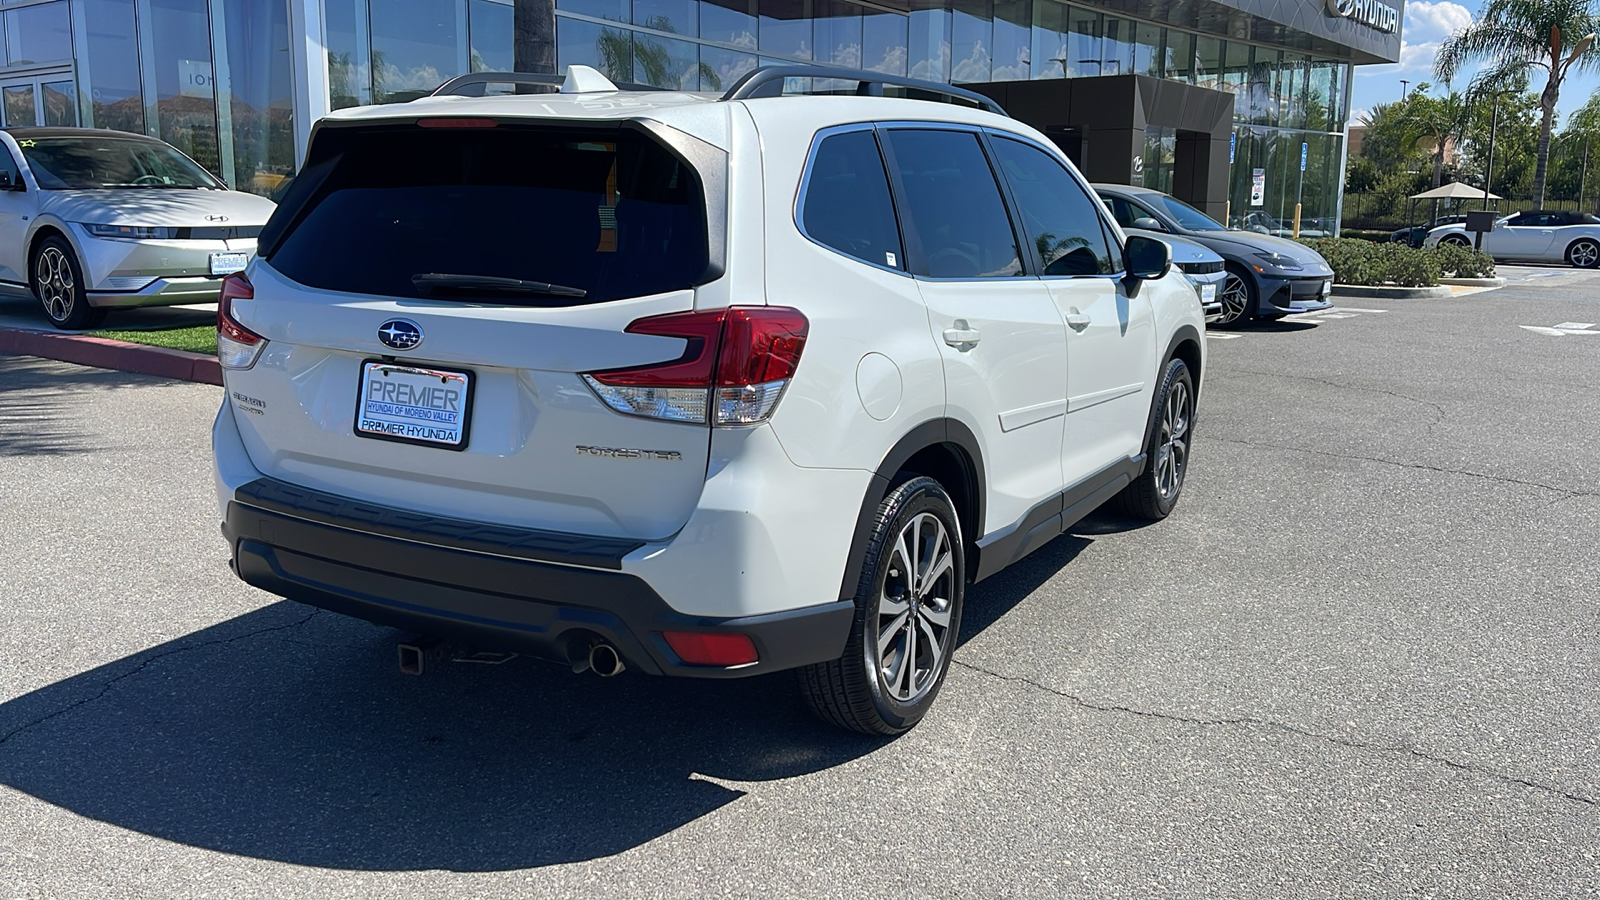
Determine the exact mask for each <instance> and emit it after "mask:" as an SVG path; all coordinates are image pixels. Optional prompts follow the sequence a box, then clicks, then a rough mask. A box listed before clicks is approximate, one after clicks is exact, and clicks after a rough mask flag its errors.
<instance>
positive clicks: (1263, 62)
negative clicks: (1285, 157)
mask: <svg viewBox="0 0 1600 900" xmlns="http://www.w3.org/2000/svg"><path fill="white" fill-rule="evenodd" d="M1251 50H1252V51H1253V52H1252V53H1251V55H1250V74H1249V80H1248V81H1246V82H1245V91H1246V93H1247V94H1248V95H1249V98H1250V102H1249V109H1250V121H1251V122H1253V123H1255V124H1257V125H1276V124H1278V105H1277V103H1276V102H1275V100H1276V98H1275V97H1274V96H1273V87H1274V83H1275V81H1276V80H1277V77H1278V51H1276V50H1268V49H1266V48H1265V47H1252V48H1251Z"/></svg>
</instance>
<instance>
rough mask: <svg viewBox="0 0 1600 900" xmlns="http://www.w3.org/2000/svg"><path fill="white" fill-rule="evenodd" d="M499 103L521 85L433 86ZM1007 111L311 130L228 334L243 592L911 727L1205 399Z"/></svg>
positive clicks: (614, 96)
mask: <svg viewBox="0 0 1600 900" xmlns="http://www.w3.org/2000/svg"><path fill="white" fill-rule="evenodd" d="M797 72H798V73H800V74H798V75H796V74H795V73H797ZM786 75H787V76H790V77H794V78H809V77H817V78H827V79H850V80H859V81H860V82H861V83H862V84H863V85H864V86H865V85H875V86H881V85H882V84H885V83H887V84H889V85H894V86H909V87H910V88H912V89H913V90H915V91H916V92H917V93H918V94H919V95H922V94H924V93H930V94H932V95H935V96H947V97H949V96H953V97H956V98H959V99H961V100H963V101H965V102H972V103H976V104H979V105H981V106H986V107H989V110H985V109H979V108H971V107H966V106H961V105H955V104H952V103H937V102H930V101H929V100H923V99H908V98H896V97H884V96H866V95H865V94H866V93H867V92H866V90H864V89H863V90H861V91H860V95H857V94H856V92H851V93H850V94H848V95H829V96H778V95H779V93H780V92H781V90H782V89H783V86H784V80H783V79H784V77H785V76H786ZM485 77H488V78H491V79H492V78H503V79H508V80H511V81H514V82H520V81H523V80H527V81H537V79H538V77H537V76H514V75H496V76H476V75H475V76H469V77H468V78H469V81H466V82H459V85H458V84H447V85H446V86H445V87H444V88H442V89H441V90H443V91H445V92H446V93H451V92H453V91H456V90H463V91H464V90H466V89H467V87H470V86H471V85H472V84H474V82H472V81H471V80H470V79H479V82H478V83H481V79H482V78H485ZM482 89H483V88H482V87H478V90H479V91H481V90H482ZM998 109H999V107H998V106H995V105H994V104H993V101H990V100H988V99H986V98H982V97H979V96H978V95H976V94H971V93H969V92H967V91H964V90H962V89H960V88H953V87H951V86H949V85H937V84H932V83H927V82H919V81H913V80H910V79H905V78H901V77H896V76H886V75H880V74H876V73H869V72H856V71H851V70H839V69H832V68H828V69H821V68H809V67H782V68H776V69H774V68H763V69H761V70H758V71H756V72H754V73H751V74H747V75H746V76H745V77H744V78H742V79H741V80H740V81H739V82H738V83H737V84H735V85H734V86H733V87H732V88H730V90H729V91H728V93H727V94H726V95H724V96H723V97H722V98H721V99H718V98H717V97H715V96H712V95H692V94H684V93H676V92H674V93H645V92H634V91H619V90H617V89H616V88H615V87H614V86H613V85H612V84H611V83H610V82H608V81H606V80H605V79H604V77H603V76H601V75H600V73H598V72H596V71H594V70H592V69H588V68H586V67H582V66H572V67H571V68H570V69H569V70H568V74H567V80H566V82H565V83H564V84H563V85H562V91H561V92H560V93H555V94H550V93H542V94H536V95H517V94H494V95H488V96H459V95H452V96H443V97H437V98H427V99H421V100H417V101H414V102H412V103H407V104H396V105H390V106H383V107H369V108H362V109H349V110H341V111H339V112H336V113H334V114H332V115H331V116H329V117H327V118H326V119H323V120H322V121H321V122H320V123H319V124H318V125H317V127H316V128H315V130H314V132H313V134H312V136H311V139H310V144H309V149H308V151H307V153H308V160H307V163H306V167H305V170H304V173H303V174H302V175H301V176H300V178H299V179H298V180H297V181H296V183H295V185H294V186H293V187H291V188H290V190H289V191H288V192H287V194H286V195H285V197H284V201H283V204H282V206H281V207H280V209H279V210H278V213H277V214H276V215H275V216H274V217H273V218H272V221H271V222H270V223H269V224H268V226H267V228H266V230H265V231H264V232H263V233H262V237H261V246H260V255H259V256H258V257H257V258H256V259H255V260H254V261H253V262H252V263H251V264H250V267H249V268H248V270H247V271H246V272H245V273H243V274H240V275H233V276H230V277H229V278H228V279H227V282H226V284H225V286H224V288H223V292H222V300H221V303H220V305H219V310H218V349H219V359H220V361H221V363H222V365H223V367H224V369H225V372H224V380H225V381H226V383H227V391H226V393H225V395H224V397H225V399H224V400H223V405H222V408H221V410H220V412H219V414H218V416H217V420H216V427H215V435H214V447H215V457H216V476H217V486H218V501H219V504H220V508H221V512H222V516H223V520H224V532H225V534H226V535H227V538H228V541H229V544H230V547H231V551H232V555H233V567H234V570H235V571H236V572H237V573H238V575H239V576H240V577H241V578H243V579H244V580H245V581H247V582H249V583H250V584H253V585H255V586H257V587H259V588H262V589H264V590H266V591H269V592H272V593H275V594H278V595H280V596H284V597H289V598H292V599H295V600H298V601H301V602H304V603H310V604H313V605H317V606H321V607H324V608H327V609H332V610H336V611H339V612H343V613H347V614H350V615H354V616H358V617H361V618H366V619H370V620H372V621H375V622H381V623H385V624H389V625H394V626H399V627H402V628H406V629H409V630H411V631H414V632H419V633H422V634H425V635H431V636H438V637H442V638H445V639H449V640H452V641H456V642H460V643H463V644H465V645H467V646H472V647H478V648H491V649H502V650H510V651H516V652H520V653H528V654H532V655H535V656H539V657H544V658H548V659H552V660H555V661H558V662H560V663H563V664H570V665H571V666H572V667H573V669H574V670H575V671H583V670H585V669H589V670H594V671H596V672H598V673H599V674H602V675H613V674H616V673H618V672H620V671H621V670H623V669H624V668H628V669H636V670H639V671H641V672H646V673H651V674H660V675H674V676H685V677H701V678H725V677H738V676H747V675H757V674H761V673H765V672H772V671H778V670H784V669H797V670H799V673H800V675H799V682H800V685H801V690H802V692H803V693H804V695H805V696H806V698H807V699H808V700H809V702H810V703H811V705H812V707H813V708H814V709H815V710H816V711H817V712H818V713H819V714H820V715H821V716H822V717H823V718H825V719H827V720H829V721H831V722H834V723H836V724H838V725H840V726H843V727H846V728H851V729H856V730H859V731H863V732H868V733H874V734H893V733H898V732H901V731H904V730H906V729H908V728H910V727H912V726H913V725H914V724H915V723H916V722H917V721H918V720H919V719H920V718H921V717H922V716H923V714H924V713H926V711H927V710H928V708H929V706H930V704H932V703H933V701H934V698H935V696H936V695H937V693H938V690H939V686H940V684H941V682H942V680H943V678H944V675H945V671H946V668H947V666H948V665H949V662H950V657H951V654H952V653H953V652H954V651H955V649H956V637H957V635H958V634H959V633H960V626H961V615H962V604H963V599H964V597H965V589H966V586H967V585H968V584H969V583H971V582H975V581H979V580H982V579H984V578H987V577H989V576H990V575H993V574H994V573H996V572H998V571H1000V570H1002V569H1004V568H1005V567H1006V566H1008V565H1010V564H1011V563H1013V562H1015V561H1017V560H1018V559H1021V558H1022V557H1024V556H1026V555H1027V554H1028V553H1030V552H1032V551H1033V550H1035V549H1037V548H1039V547H1041V546H1043V545H1044V544H1045V543H1047V542H1048V541H1050V539H1052V538H1054V537H1055V536H1057V535H1059V534H1061V533H1062V532H1063V531H1064V530H1065V529H1066V528H1068V527H1070V525H1071V524H1072V523H1074V522H1076V521H1077V520H1078V519H1079V518H1081V517H1082V516H1084V515H1086V514H1087V513H1088V512H1089V511H1091V510H1093V509H1094V508H1096V507H1098V506H1100V505H1101V504H1102V503H1104V502H1106V501H1108V500H1111V499H1113V498H1118V499H1117V502H1118V503H1119V504H1120V505H1121V507H1122V508H1123V509H1124V510H1127V511H1128V512H1129V513H1130V514H1132V515H1134V516H1138V517H1142V518H1146V519H1159V518H1161V517H1163V516H1165V515H1167V514H1168V513H1170V512H1171V511H1172V509H1173V507H1174V505H1175V504H1176V503H1177V502H1178V500H1179V497H1180V493H1181V491H1182V489H1183V483H1184V477H1185V474H1186V472H1187V470H1188V462H1189V459H1190V449H1189V440H1190V434H1191V425H1192V423H1193V421H1194V415H1195V403H1196V399H1197V398H1198V396H1199V394H1200V388H1201V379H1202V374H1203V372H1204V369H1205V359H1206V356H1205V337H1204V322H1203V321H1202V315H1201V307H1200V304H1199V303H1198V302H1197V299H1196V296H1195V291H1194V289H1193V288H1192V287H1191V285H1190V283H1189V282H1188V281H1187V280H1186V278H1185V277H1184V276H1183V275H1182V274H1180V273H1178V272H1173V271H1171V269H1172V266H1171V257H1170V252H1169V250H1168V248H1167V247H1166V245H1164V244H1162V243H1161V242H1160V241H1156V240H1152V239H1150V238H1148V237H1143V236H1138V235H1135V236H1125V235H1124V233H1123V232H1122V230H1121V229H1120V228H1119V227H1118V226H1117V224H1116V223H1115V222H1114V221H1112V220H1111V219H1110V217H1109V216H1108V215H1106V213H1105V210H1103V209H1102V208H1101V206H1100V204H1099V203H1097V202H1095V200H1094V195H1093V193H1092V192H1091V190H1090V188H1089V185H1088V184H1087V183H1086V182H1085V181H1084V179H1083V178H1082V176H1081V175H1079V174H1078V172H1077V171H1076V170H1075V169H1074V168H1073V166H1072V164H1071V163H1070V162H1068V161H1067V159H1066V157H1064V156H1063V155H1062V154H1061V152H1060V151H1059V150H1057V149H1056V148H1055V146H1054V145H1053V144H1052V143H1051V142H1050V141H1049V140H1048V139H1047V138H1045V136H1044V135H1042V134H1040V133H1039V132H1037V131H1035V130H1034V129H1032V128H1029V127H1028V126H1026V125H1023V124H1022V123H1020V122H1017V121H1014V120H1012V119H1010V118H1008V117H1006V116H1004V115H1003V114H1000V113H999V112H997V110H998ZM880 148H882V149H883V150H886V151H888V152H887V153H883V154H882V155H880ZM418 160H426V161H427V162H426V165H418V164H417V161H418ZM891 184H892V185H893V189H892V190H891ZM528 210H537V211H538V215H529V214H528ZM412 646H415V645H412Z"/></svg>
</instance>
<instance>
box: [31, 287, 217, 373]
mask: <svg viewBox="0 0 1600 900" xmlns="http://www.w3.org/2000/svg"><path fill="white" fill-rule="evenodd" d="M216 315H217V307H216V304H214V303H210V304H199V305H195V306H165V307H151V308H149V309H128V310H116V311H114V312H112V313H111V315H110V316H108V317H107V318H106V322H105V324H104V325H101V326H100V327H99V328H96V329H95V330H96V331H104V330H118V331H144V330H147V329H148V330H154V329H158V328H182V327H186V326H194V325H205V324H208V323H211V322H215V321H216ZM0 353H12V354H18V355H22V356H39V357H43V358H45V359H56V360H61V361H62V362H70V363H77V364H78V365H82V366H93V367H95V368H99V369H120V370H122V371H124V372H138V373H140V374H143V375H157V376H160V377H162V378H174V379H178V380H180V381H197V382H200V383H202V384H215V385H221V384H222V368H221V367H220V366H219V365H218V364H217V359H216V357H214V356H207V355H205V354H202V353H186V352H184V351H182V350H168V349H166V348H163V347H148V346H145V345H144V344H130V343H127V342H125V341H112V340H107V339H106V338H100V337H91V336H89V335H88V334H85V333H83V332H78V331H61V330H59V329H57V328H55V327H53V326H52V325H51V324H50V323H49V322H48V321H46V320H45V318H44V314H43V313H42V312H41V311H40V309H39V303H38V301H36V300H34V299H33V298H32V297H26V296H18V295H12V294H0Z"/></svg>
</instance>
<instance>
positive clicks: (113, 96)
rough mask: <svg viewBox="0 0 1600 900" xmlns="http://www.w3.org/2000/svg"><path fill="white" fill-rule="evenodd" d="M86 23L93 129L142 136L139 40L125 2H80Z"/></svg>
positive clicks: (142, 101) (142, 108)
mask: <svg viewBox="0 0 1600 900" xmlns="http://www.w3.org/2000/svg"><path fill="white" fill-rule="evenodd" d="M79 2H82V3H84V4H85V9H84V12H85V13H86V15H85V16H84V19H85V20H86V21H87V22H88V23H89V29H88V34H87V35H86V37H87V40H86V41H85V42H84V43H85V47H86V49H85V52H86V53H87V55H88V57H89V60H88V62H89V65H88V67H87V68H88V72H89V85H88V90H89V104H90V107H89V109H90V114H91V115H92V116H93V118H94V127H96V128H115V129H117V130H118V131H133V132H137V133H139V134H143V133H144V93H143V90H142V89H141V87H140V81H139V39H138V33H137V32H136V31H135V30H134V22H133V4H132V3H128V2H127V0H79Z"/></svg>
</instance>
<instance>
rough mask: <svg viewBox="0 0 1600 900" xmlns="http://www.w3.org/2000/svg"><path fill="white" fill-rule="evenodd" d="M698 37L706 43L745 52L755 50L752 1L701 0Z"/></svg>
mask: <svg viewBox="0 0 1600 900" xmlns="http://www.w3.org/2000/svg"><path fill="white" fill-rule="evenodd" d="M700 36H701V37H702V38H705V39H706V40H708V41H719V42H721V43H724V44H732V45H734V46H735V47H743V48H745V49H746V50H754V49H756V5H755V2H754V0H719V2H712V0H702V2H701V4H700Z"/></svg>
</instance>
